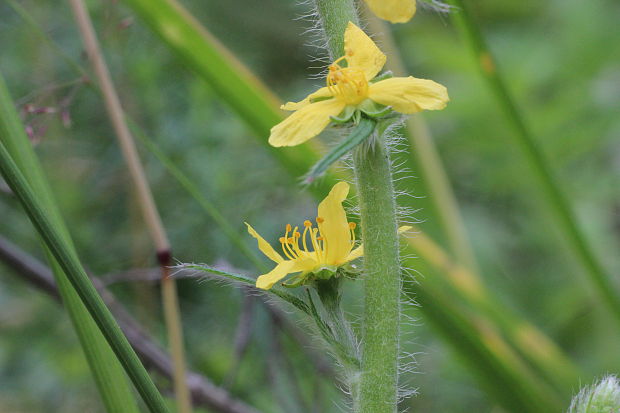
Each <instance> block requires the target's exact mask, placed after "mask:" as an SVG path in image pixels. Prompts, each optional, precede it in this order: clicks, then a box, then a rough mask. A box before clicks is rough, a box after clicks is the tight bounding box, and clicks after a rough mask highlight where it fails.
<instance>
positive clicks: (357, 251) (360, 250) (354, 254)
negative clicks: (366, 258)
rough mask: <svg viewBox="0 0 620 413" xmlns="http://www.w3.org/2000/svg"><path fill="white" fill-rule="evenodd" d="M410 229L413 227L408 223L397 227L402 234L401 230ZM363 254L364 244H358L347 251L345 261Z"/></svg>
mask: <svg viewBox="0 0 620 413" xmlns="http://www.w3.org/2000/svg"><path fill="white" fill-rule="evenodd" d="M411 229H413V227H410V226H409V225H403V226H402V227H400V228H398V233H399V234H402V233H403V232H407V231H409V230H411ZM363 255H364V244H360V245H359V246H358V247H357V248H355V249H354V250H353V251H351V252H350V253H349V255H348V256H347V259H346V261H347V262H349V261H353V260H354V259H357V258H359V257H361V256H363Z"/></svg>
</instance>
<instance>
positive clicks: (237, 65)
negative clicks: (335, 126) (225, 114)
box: [124, 0, 335, 194]
mask: <svg viewBox="0 0 620 413" xmlns="http://www.w3.org/2000/svg"><path fill="white" fill-rule="evenodd" d="M124 3H125V4H127V5H128V6H129V7H130V8H131V9H132V10H133V11H134V12H135V13H136V14H137V15H138V16H139V17H140V18H141V19H142V20H143V21H144V22H145V23H146V24H147V25H148V26H149V27H150V28H151V29H152V30H153V32H155V33H156V34H157V35H158V36H160V37H161V38H162V40H163V41H164V42H165V43H166V44H167V45H168V46H170V48H171V49H172V51H173V52H175V53H176V54H177V55H178V56H179V57H180V58H181V59H182V60H183V61H184V62H185V63H186V64H187V66H188V67H189V68H190V69H192V70H193V71H194V72H195V73H197V74H198V75H199V76H200V77H202V78H203V79H204V80H205V81H206V82H207V83H208V84H209V85H210V86H211V87H212V88H213V90H214V91H215V92H216V93H217V94H218V95H219V96H220V98H221V99H222V101H223V102H224V103H226V104H227V105H228V106H229V107H230V108H231V109H232V110H233V111H234V112H235V113H237V114H238V115H239V117H240V118H241V119H242V120H243V121H245V123H246V124H247V126H248V127H249V128H250V129H251V130H252V131H253V132H254V134H255V136H256V138H258V139H259V140H260V141H261V142H263V143H265V147H266V148H267V149H268V150H269V151H270V153H271V154H272V155H273V156H274V157H275V158H276V159H278V160H279V161H280V162H281V163H282V165H283V166H284V167H285V168H286V169H287V170H288V171H289V172H290V173H291V174H292V176H293V177H295V178H297V177H300V176H302V175H303V174H304V173H306V172H307V171H308V170H309V169H310V167H311V166H312V163H313V162H314V161H315V160H316V159H317V155H316V153H317V149H318V146H317V145H318V142H317V141H316V140H313V141H310V142H308V143H307V144H304V145H300V146H297V147H294V148H284V149H283V148H274V147H271V146H269V145H267V138H268V137H269V133H270V130H271V128H272V127H273V126H274V125H276V124H277V123H279V122H280V121H282V119H283V112H281V111H280V110H278V106H279V104H280V102H279V99H278V98H277V97H276V96H275V95H274V94H272V93H271V92H270V90H269V89H268V88H267V87H265V86H264V85H263V84H262V83H261V82H260V80H259V79H258V78H257V77H256V76H254V75H253V74H252V73H251V72H250V71H249V70H248V69H247V68H246V67H245V66H244V65H243V64H242V63H241V62H240V61H239V60H237V59H236V58H235V57H234V56H233V55H232V54H231V53H230V52H229V51H228V50H227V49H225V48H224V47H223V46H222V45H221V44H220V43H219V41H218V40H217V39H215V38H214V37H213V35H211V33H209V32H208V31H207V30H206V29H205V28H204V27H203V26H201V25H200V23H198V22H197V21H196V19H195V18H194V17H193V16H192V15H191V14H190V13H189V12H188V11H187V10H186V9H184V8H183V6H182V5H181V4H179V3H178V2H177V1H176V0H124ZM334 183H335V181H334V180H333V178H332V177H330V176H327V177H326V178H325V179H322V180H321V181H319V182H317V183H316V185H313V186H312V188H311V189H312V190H313V191H316V193H320V194H324V193H326V192H328V191H329V188H331V186H332V185H333V184H334Z"/></svg>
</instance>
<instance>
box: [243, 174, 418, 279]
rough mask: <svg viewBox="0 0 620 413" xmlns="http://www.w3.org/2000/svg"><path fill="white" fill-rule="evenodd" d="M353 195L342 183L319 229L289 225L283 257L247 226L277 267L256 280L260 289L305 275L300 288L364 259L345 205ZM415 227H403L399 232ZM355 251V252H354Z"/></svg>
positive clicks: (324, 208)
mask: <svg viewBox="0 0 620 413" xmlns="http://www.w3.org/2000/svg"><path fill="white" fill-rule="evenodd" d="M348 194H349V184H347V183H345V182H338V183H337V184H336V185H334V187H333V188H332V190H331V191H330V192H329V195H327V197H326V198H325V199H324V200H323V201H322V202H321V203H320V204H319V208H318V215H317V217H316V227H314V225H313V224H312V222H310V221H308V220H306V221H304V229H303V232H300V231H299V227H294V228H293V227H292V226H291V225H290V224H286V228H285V232H284V236H283V237H280V240H279V241H280V246H281V250H282V254H283V255H284V257H286V258H284V257H283V256H282V255H280V253H279V252H277V251H276V250H275V249H274V248H273V247H272V246H271V245H270V244H269V243H268V242H267V241H265V239H264V238H263V237H261V236H260V235H259V234H258V232H256V231H255V230H254V228H252V227H251V226H250V224H248V223H246V225H247V227H248V232H249V233H250V235H251V236H253V237H254V238H256V240H257V241H258V249H260V250H261V252H262V253H263V254H265V255H266V256H267V258H269V259H271V260H272V261H274V262H275V263H276V266H275V268H274V269H273V270H271V271H270V272H268V273H267V274H263V275H261V276H260V277H258V279H257V280H256V286H257V287H258V288H262V289H264V290H268V289H270V288H271V287H273V285H274V284H275V283H277V282H278V281H280V280H281V279H283V278H284V277H286V276H287V275H288V274H294V273H301V274H300V275H299V276H298V277H296V279H297V282H295V283H294V284H289V285H300V284H303V283H304V282H306V281H310V280H313V279H317V278H328V277H331V276H333V275H334V274H335V273H336V271H337V270H338V268H339V267H341V266H342V265H344V264H346V263H348V262H349V261H353V260H354V259H356V258H359V257H361V256H363V255H364V249H363V246H362V245H359V246H357V247H355V227H356V225H355V223H354V222H348V221H347V215H346V213H345V210H344V208H343V207H342V202H343V201H344V200H345V199H346V198H347V195H348ZM409 229H411V227H408V226H403V227H401V228H399V232H403V231H407V230H409ZM354 247H355V248H354Z"/></svg>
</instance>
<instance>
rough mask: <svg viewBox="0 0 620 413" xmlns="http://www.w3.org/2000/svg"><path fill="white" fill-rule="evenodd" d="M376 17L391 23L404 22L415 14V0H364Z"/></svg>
mask: <svg viewBox="0 0 620 413" xmlns="http://www.w3.org/2000/svg"><path fill="white" fill-rule="evenodd" d="M366 4H367V5H368V8H369V9H370V10H372V12H373V13H374V14H376V15H377V17H380V18H382V19H383V20H387V21H389V22H392V23H406V22H408V21H409V20H411V18H412V17H413V15H414V14H415V6H416V5H415V0H366Z"/></svg>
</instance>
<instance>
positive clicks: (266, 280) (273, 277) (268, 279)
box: [256, 260, 295, 290]
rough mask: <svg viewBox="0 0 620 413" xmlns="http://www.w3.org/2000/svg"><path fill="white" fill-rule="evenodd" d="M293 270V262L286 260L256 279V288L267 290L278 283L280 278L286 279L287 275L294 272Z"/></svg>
mask: <svg viewBox="0 0 620 413" xmlns="http://www.w3.org/2000/svg"><path fill="white" fill-rule="evenodd" d="M294 268H295V261H292V260H287V261H282V262H281V263H279V264H278V265H276V266H275V268H274V269H273V270H271V271H269V272H268V273H267V274H263V275H261V276H260V277H258V278H257V279H256V286H257V287H258V288H262V289H263V290H268V289H270V288H271V287H273V285H274V284H275V283H277V282H278V281H280V280H281V279H282V278H284V277H286V276H287V275H288V274H290V273H292V272H295V271H293V269H294Z"/></svg>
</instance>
